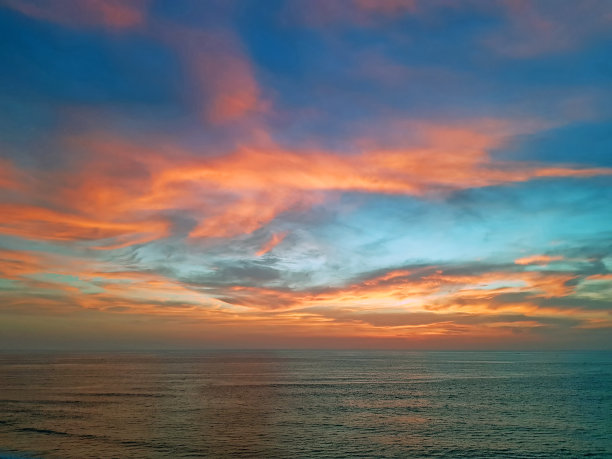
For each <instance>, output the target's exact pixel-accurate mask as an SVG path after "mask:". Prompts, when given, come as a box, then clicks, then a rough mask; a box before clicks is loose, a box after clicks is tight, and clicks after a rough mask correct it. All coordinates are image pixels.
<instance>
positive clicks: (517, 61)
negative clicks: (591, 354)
mask: <svg viewBox="0 0 612 459" xmlns="http://www.w3.org/2000/svg"><path fill="white" fill-rule="evenodd" d="M611 56H612V2H610V1H607V0H601V1H589V0H582V1H570V0H568V1H563V0H552V1H530V2H527V1H518V0H517V1H484V0H483V1H477V0H466V1H460V2H457V1H451V0H427V1H419V0H380V1H376V0H334V1H331V0H303V1H302V0H288V1H274V0H265V1H263V0H252V1H248V0H244V1H227V0H219V1H216V0H208V1H201V0H193V1H190V0H182V1H169V0H159V1H154V0H150V1H147V0H48V1H43V0H0V62H1V65H0V108H1V109H0V349H33V348H42V349H54V348H70V349H76V350H78V349H100V348H200V347H202V348H296V347H297V348H301V347H304V348H310V347H313V348H387V347H388V348H405V349H466V348H467V349H526V348H529V349H540V348H543V349H567V348H595V349H597V348H610V347H611V346H612V58H611Z"/></svg>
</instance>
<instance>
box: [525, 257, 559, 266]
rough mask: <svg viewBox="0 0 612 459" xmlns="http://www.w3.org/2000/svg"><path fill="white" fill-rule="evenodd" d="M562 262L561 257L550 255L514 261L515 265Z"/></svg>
mask: <svg viewBox="0 0 612 459" xmlns="http://www.w3.org/2000/svg"><path fill="white" fill-rule="evenodd" d="M559 260H563V257H562V256H560V255H557V256H550V255H529V256H527V257H521V258H517V259H516V260H514V262H515V263H516V264H517V265H547V264H549V263H550V262H551V261H559Z"/></svg>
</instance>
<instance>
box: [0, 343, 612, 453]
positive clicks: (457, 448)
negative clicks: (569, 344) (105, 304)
mask: <svg viewBox="0 0 612 459" xmlns="http://www.w3.org/2000/svg"><path fill="white" fill-rule="evenodd" d="M585 456H590V457H612V353H610V352H404V351H274V352H269V351H248V352H239V351H223V352H191V353H180V352H171V353H137V354H126V353H118V354H81V355H77V354H72V355H69V354H19V355H17V354H13V355H9V354H0V457H44V458H47V457H48V458H55V457H57V458H79V459H84V458H99V457H104V458H111V457H118V458H155V457H170V458H181V457H266V458H271V457H286V458H294V457H303V458H318V457H330V458H332V457H361V458H366V457H402V458H404V457H545V458H550V457H585Z"/></svg>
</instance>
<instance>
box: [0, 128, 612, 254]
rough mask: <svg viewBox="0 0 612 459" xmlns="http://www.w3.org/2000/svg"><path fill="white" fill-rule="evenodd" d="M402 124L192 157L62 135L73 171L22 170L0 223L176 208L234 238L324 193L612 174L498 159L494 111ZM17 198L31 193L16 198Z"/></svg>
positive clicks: (107, 217) (131, 237) (80, 234)
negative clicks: (392, 143)
mask: <svg viewBox="0 0 612 459" xmlns="http://www.w3.org/2000/svg"><path fill="white" fill-rule="evenodd" d="M506 124H507V123H506ZM407 126H408V127H410V125H409V124H408V125H407ZM412 129H413V130H414V131H415V132H417V133H418V136H416V137H415V138H413V139H409V140H407V141H406V143H408V145H407V146H406V147H404V148H402V149H391V150H388V149H387V150H381V149H377V148H376V146H375V145H369V146H368V145H365V144H364V145H363V146H362V148H363V150H362V151H361V152H357V153H354V154H343V155H340V154H335V153H334V152H327V151H288V150H284V149H281V148H280V147H278V146H275V145H273V144H271V145H270V146H269V147H268V148H263V147H258V148H253V147H246V146H245V147H241V148H239V149H237V150H236V151H234V152H232V153H229V154H222V155H218V156H212V157H211V156H204V157H202V156H199V155H198V152H195V151H187V150H184V149H181V148H177V147H175V146H173V145H171V144H165V143H164V142H159V143H158V144H156V145H155V146H154V147H153V146H147V145H144V144H142V145H139V144H136V143H133V142H127V141H124V140H121V139H114V138H108V137H107V136H104V135H102V136H90V137H81V138H76V139H74V138H71V139H67V140H66V145H67V147H68V148H78V149H79V150H80V151H85V152H86V155H83V156H82V157H81V159H80V160H79V163H78V164H76V165H75V167H78V173H72V174H70V173H68V172H38V173H36V174H31V175H32V177H30V182H31V183H29V184H28V185H27V187H26V188H24V189H23V190H20V193H21V196H22V197H21V198H20V199H19V200H18V201H19V204H18V203H17V202H15V203H12V204H11V203H6V204H3V211H4V212H5V216H7V218H5V220H4V222H3V223H1V224H0V232H4V233H8V234H14V235H17V236H21V237H26V238H31V239H54V240H72V239H74V240H87V241H95V240H98V241H102V240H105V241H102V242H100V244H99V246H102V247H106V248H113V247H122V246H125V245H130V244H134V243H141V242H146V241H150V240H154V239H156V238H159V237H164V236H165V235H167V233H168V223H167V222H166V221H165V219H164V218H160V217H159V213H160V212H163V211H169V210H175V211H180V212H182V213H186V214H188V215H189V216H191V217H193V218H195V219H196V220H197V225H196V226H195V227H194V228H193V229H192V230H191V233H190V235H191V237H194V238H202V237H232V236H236V235H239V234H248V233H251V232H253V231H255V230H257V229H259V228H261V227H263V226H265V225H267V224H268V223H270V222H271V221H272V220H274V219H275V218H276V217H277V216H278V215H279V214H281V213H283V212H288V211H304V210H308V209H310V208H311V207H312V206H314V205H316V204H318V203H321V202H323V201H324V200H325V199H328V198H329V196H330V193H332V194H333V193H341V192H349V191H350V192H361V193H385V194H406V195H417V196H421V195H425V194H427V193H428V192H431V191H444V190H457V189H465V188H473V187H483V186H491V185H498V184H503V183H512V182H521V181H527V180H531V179H534V178H540V177H575V176H578V177H588V176H594V175H610V174H612V168H590V169H579V168H573V167H569V166H568V167H541V166H539V165H538V164H534V163H524V162H512V163H510V162H500V161H496V160H494V159H492V158H491V157H490V155H489V154H488V150H489V149H491V148H494V147H496V146H498V145H500V144H502V143H503V142H504V139H505V137H506V136H507V135H508V132H511V130H512V129H513V128H512V127H511V126H510V127H507V126H505V125H504V123H503V122H499V121H496V120H484V121H480V124H479V123H478V122H471V123H467V124H466V126H446V125H435V124H429V125H428V124H423V123H416V124H415V125H414V126H413V127H412ZM18 173H21V172H20V171H18V172H17V174H18ZM11 174H12V175H13V176H14V175H15V174H14V173H11ZM34 176H35V177H34ZM6 180H7V179H5V181H6ZM8 180H9V182H10V180H11V179H10V178H9V179H8ZM11 183H12V182H11ZM24 186H25V185H24ZM24 200H25V201H27V202H39V203H41V204H38V205H36V206H34V205H23V204H21V202H23V201H24ZM52 209H57V210H52ZM59 209H61V210H59Z"/></svg>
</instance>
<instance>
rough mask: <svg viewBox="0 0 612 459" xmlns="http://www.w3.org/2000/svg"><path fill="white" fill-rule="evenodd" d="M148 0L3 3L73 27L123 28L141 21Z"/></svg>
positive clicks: (21, 0)
mask: <svg viewBox="0 0 612 459" xmlns="http://www.w3.org/2000/svg"><path fill="white" fill-rule="evenodd" d="M147 1H148V0H79V1H72V0H53V1H48V0H4V1H3V2H2V3H3V4H4V6H7V7H9V8H12V9H14V10H15V11H19V12H20V13H22V14H24V15H26V16H29V17H32V18H34V19H39V20H43V21H49V22H55V23H57V24H62V25H68V26H73V27H99V26H104V27H110V28H116V29H123V28H129V27H135V26H139V25H141V24H142V23H143V22H144V20H145V5H146V3H147Z"/></svg>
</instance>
